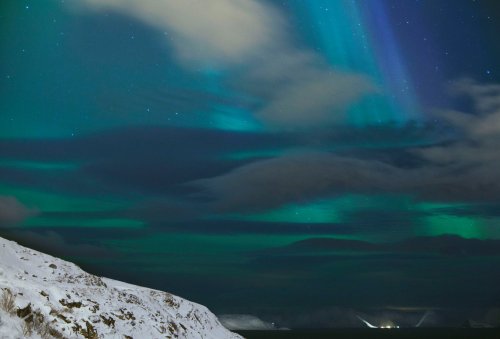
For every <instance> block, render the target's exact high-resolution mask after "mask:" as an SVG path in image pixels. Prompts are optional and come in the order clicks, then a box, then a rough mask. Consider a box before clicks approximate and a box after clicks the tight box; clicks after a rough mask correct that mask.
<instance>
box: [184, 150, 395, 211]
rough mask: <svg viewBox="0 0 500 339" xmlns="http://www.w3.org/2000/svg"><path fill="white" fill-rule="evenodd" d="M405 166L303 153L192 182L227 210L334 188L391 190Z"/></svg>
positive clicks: (270, 203) (304, 196) (302, 198)
mask: <svg viewBox="0 0 500 339" xmlns="http://www.w3.org/2000/svg"><path fill="white" fill-rule="evenodd" d="M399 172H400V170H399V169H398V168H396V167H393V166H392V165H389V164H384V163H381V162H378V161H376V160H361V159H355V158H347V157H339V156H336V155H332V154H329V153H321V152H303V153H297V154H291V155H284V156H281V157H277V158H273V159H266V160H261V161H256V162H253V163H250V164H248V165H245V166H242V167H239V168H237V169H235V170H233V171H231V172H229V173H227V174H224V175H221V176H218V177H214V178H208V179H201V180H197V181H194V182H191V183H190V184H191V185H193V186H195V187H199V188H200V189H201V190H202V191H204V192H205V193H206V194H207V195H208V196H212V197H214V198H216V199H217V200H216V202H215V206H214V207H215V208H216V209H218V210H222V211H227V210H229V211H234V210H242V211H249V210H260V209H268V208H272V207H277V206H280V205H282V204H285V203H289V202H300V201H307V200H308V199H313V198H317V197H320V196H323V195H329V194H332V193H346V192H350V193H353V192H365V193H369V192H377V191H380V190H384V191H391V190H395V189H397V188H398V187H401V186H402V184H401V183H400V182H399V181H400V178H399V176H400V175H399Z"/></svg>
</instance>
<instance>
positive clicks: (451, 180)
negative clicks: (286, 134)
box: [191, 80, 500, 211]
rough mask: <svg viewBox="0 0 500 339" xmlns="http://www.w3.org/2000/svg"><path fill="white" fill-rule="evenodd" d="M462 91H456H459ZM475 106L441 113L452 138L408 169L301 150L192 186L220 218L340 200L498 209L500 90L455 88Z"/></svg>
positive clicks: (386, 160)
mask: <svg viewBox="0 0 500 339" xmlns="http://www.w3.org/2000/svg"><path fill="white" fill-rule="evenodd" d="M457 86H458V87H457ZM454 88H455V89H454V90H455V91H457V89H456V88H459V89H460V90H459V92H460V93H462V94H466V95H468V96H470V97H472V99H473V100H474V101H475V107H476V109H477V111H476V112H473V113H465V112H458V111H445V112H439V113H437V114H438V115H439V117H440V118H441V119H443V120H444V121H446V123H447V125H448V127H447V128H448V129H452V130H454V131H455V133H454V134H453V135H454V138H453V139H449V140H445V141H444V142H442V143H441V144H439V145H435V146H422V147H419V148H416V147H415V148H412V149H407V150H406V152H407V153H409V155H408V154H407V155H406V156H407V157H408V156H409V157H411V158H412V160H413V161H410V162H407V163H409V164H410V165H409V166H408V165H406V164H398V163H397V162H394V161H392V160H391V159H390V157H384V156H381V155H380V154H377V159H375V158H374V157H373V155H372V156H370V154H369V153H368V154H367V152H364V153H360V154H356V153H352V152H351V153H350V154H347V153H344V154H343V155H342V156H340V155H334V154H331V153H325V152H311V151H304V152H301V153H295V154H287V155H283V156H279V157H275V158H272V159H265V160H258V161H255V162H253V163H249V164H245V165H243V166H240V167H238V168H236V169H233V170H231V171H230V172H228V173H225V174H223V175H219V176H215V177H212V178H206V179H201V180H196V181H193V182H191V185H194V186H195V187H198V188H199V189H200V191H201V192H203V193H204V194H206V195H207V196H209V197H212V198H214V199H215V202H214V204H213V206H214V208H216V209H218V210H219V211H252V210H261V209H270V208H274V207H277V206H280V205H283V204H287V203H290V202H301V201H307V200H310V199H315V198H321V197H324V196H329V195H330V196H331V195H335V194H342V193H346V192H349V193H362V194H373V193H402V194H410V195H414V196H417V197H420V198H422V199H426V200H431V201H464V202H465V201H470V202H478V201H480V202H491V203H498V201H499V197H500V153H499V152H498V149H500V106H499V105H497V103H498V102H499V101H500V90H499V88H498V86H496V85H481V84H478V83H475V82H472V81H470V80H467V81H464V80H462V81H460V82H458V83H457V84H456V86H455V87H454Z"/></svg>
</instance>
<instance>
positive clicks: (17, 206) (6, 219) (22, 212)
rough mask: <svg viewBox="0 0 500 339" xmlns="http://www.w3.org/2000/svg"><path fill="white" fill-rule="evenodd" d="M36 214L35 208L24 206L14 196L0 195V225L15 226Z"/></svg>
mask: <svg viewBox="0 0 500 339" xmlns="http://www.w3.org/2000/svg"><path fill="white" fill-rule="evenodd" d="M36 214H37V211H36V210H34V209H30V208H28V207H26V206H25V205H23V204H22V203H21V202H19V200H17V199H16V198H15V197H12V196H0V227H10V226H15V225H16V224H19V223H20V222H22V221H23V220H24V219H26V218H29V217H31V216H34V215H36Z"/></svg>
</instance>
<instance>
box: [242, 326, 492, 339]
mask: <svg viewBox="0 0 500 339" xmlns="http://www.w3.org/2000/svg"><path fill="white" fill-rule="evenodd" d="M233 332H236V333H238V334H241V335H242V336H244V337H245V338H247V339H281V338H286V339H292V338H293V339H299V338H307V339H320V338H321V339H326V338H335V339H359V338H363V339H372V338H373V339H375V338H398V339H421V338H426V339H428V338H431V339H432V338H436V339H438V338H439V339H448V338H449V339H476V338H477V339H499V338H500V328H399V329H369V328H353V329H329V330H324V329H318V330H316V329H310V330H306V329H302V330H290V331H233Z"/></svg>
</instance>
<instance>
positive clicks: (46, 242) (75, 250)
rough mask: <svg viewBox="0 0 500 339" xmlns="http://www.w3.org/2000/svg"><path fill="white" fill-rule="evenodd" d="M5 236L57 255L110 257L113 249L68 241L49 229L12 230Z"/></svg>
mask: <svg viewBox="0 0 500 339" xmlns="http://www.w3.org/2000/svg"><path fill="white" fill-rule="evenodd" d="M3 236H4V237H5V238H7V239H10V240H13V241H16V242H19V243H21V244H23V245H24V246H27V247H30V248H33V249H35V250H38V251H41V252H44V253H48V254H51V255H56V256H90V257H97V258H102V257H110V256H112V255H114V254H115V253H113V252H112V251H110V250H108V249H106V248H104V247H100V246H95V245H90V244H78V243H68V242H67V241H66V240H65V239H64V238H63V237H62V236H61V235H59V234H58V233H56V232H53V231H49V232H44V233H38V232H33V231H19V230H11V231H10V232H8V233H6V234H4V235H3Z"/></svg>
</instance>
